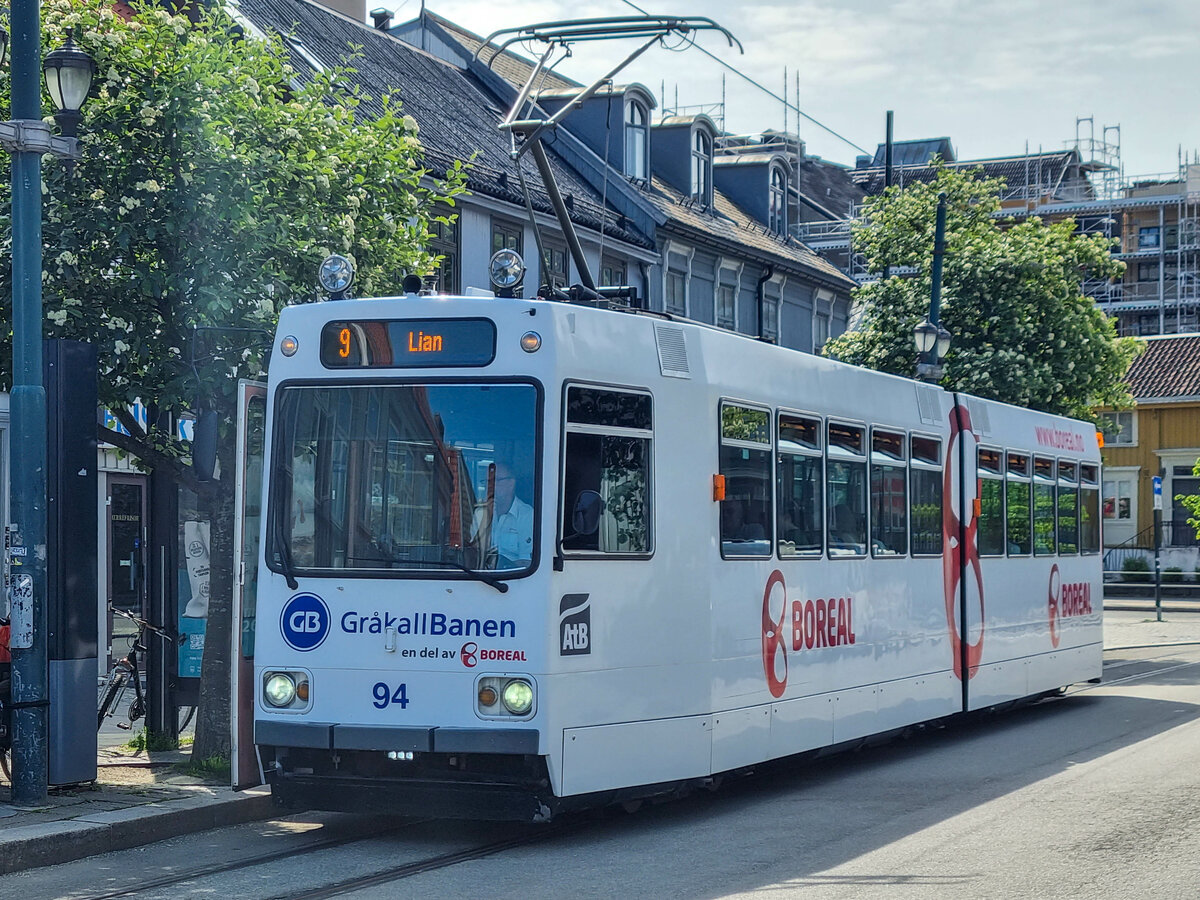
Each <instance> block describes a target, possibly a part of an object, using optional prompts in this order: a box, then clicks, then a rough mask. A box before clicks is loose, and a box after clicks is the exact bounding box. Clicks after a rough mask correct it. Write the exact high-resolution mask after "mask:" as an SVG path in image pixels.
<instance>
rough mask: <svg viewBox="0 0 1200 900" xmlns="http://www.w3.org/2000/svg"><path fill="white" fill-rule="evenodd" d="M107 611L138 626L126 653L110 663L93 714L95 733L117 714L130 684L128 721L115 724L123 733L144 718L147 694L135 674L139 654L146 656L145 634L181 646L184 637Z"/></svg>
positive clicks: (115, 610) (110, 607) (144, 621)
mask: <svg viewBox="0 0 1200 900" xmlns="http://www.w3.org/2000/svg"><path fill="white" fill-rule="evenodd" d="M108 608H109V609H110V610H111V611H112V612H114V613H116V614H117V615H119V616H124V617H125V618H126V619H129V620H130V621H131V622H133V623H134V624H135V625H137V629H138V630H137V634H135V635H134V637H133V640H132V641H130V643H129V652H128V653H126V654H125V656H124V657H123V658H121V659H118V660H117V661H116V662H115V663H113V667H112V671H111V672H109V673H108V680H107V681H106V682H105V683H104V686H103V687H101V688H100V694H99V697H98V700H97V710H96V730H97V731H99V730H100V728H101V727H102V726H103V725H104V720H105V718H107V717H108V716H110V715H112V714H113V713H114V712H116V710H117V708H118V707H119V706H120V702H121V698H122V696H124V694H125V690H126V688H128V687H129V685H130V683H131V682H132V684H133V694H134V697H133V700H132V701H130V703H129V721H128V722H118V723H117V727H118V728H122V729H129V728H132V727H133V723H134V722H136V721H137V720H138V719H140V718H142V717H144V716H145V715H146V694H145V692H144V691H143V690H142V679H141V674H140V673H139V672H138V654H139V653H146V652H147V648H146V632H152V633H154V634H156V635H158V636H159V637H160V638H162V639H163V640H166V641H170V642H172V643H182V642H183V641H184V639H185V636H183V635H175V634H172V633H171V632H169V631H167V630H165V629H163V628H159V627H158V626H157V625H152V624H150V623H149V622H147V621H146V620H145V619H142V618H139V617H138V616H135V615H134V614H133V613H130V612H126V611H125V610H123V609H117V608H116V607H115V606H113V605H112V604H111V603H110V604H109V605H108Z"/></svg>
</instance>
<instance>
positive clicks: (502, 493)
mask: <svg viewBox="0 0 1200 900" xmlns="http://www.w3.org/2000/svg"><path fill="white" fill-rule="evenodd" d="M494 483H495V493H494V496H493V498H492V500H493V502H492V504H491V508H490V509H489V505H488V503H487V501H486V500H485V501H484V502H483V503H481V504H479V505H478V506H477V507H476V509H475V528H474V535H475V540H477V541H480V540H486V541H487V545H486V550H485V551H484V559H485V561H486V563H485V565H484V566H483V568H488V569H521V568H524V567H525V566H527V565H529V563H530V560H531V559H532V558H533V507H532V506H530V505H529V504H528V503H526V502H525V501H524V500H522V499H521V498H520V497H518V496H517V477H516V475H515V474H514V472H513V468H512V465H511V464H510V463H508V462H505V461H503V460H497V461H496V463H495V481H494Z"/></svg>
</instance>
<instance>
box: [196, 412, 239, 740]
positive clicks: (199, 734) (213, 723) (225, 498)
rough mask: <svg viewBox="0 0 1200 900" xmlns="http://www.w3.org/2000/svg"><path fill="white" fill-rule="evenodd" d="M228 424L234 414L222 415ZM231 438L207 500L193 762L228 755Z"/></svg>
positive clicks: (219, 452) (220, 447)
mask: <svg viewBox="0 0 1200 900" xmlns="http://www.w3.org/2000/svg"><path fill="white" fill-rule="evenodd" d="M223 418H224V419H225V421H226V422H227V423H230V424H232V417H226V416H223ZM234 456H235V449H234V441H232V440H222V441H220V442H219V444H218V448H217V460H218V463H219V472H220V480H219V481H218V483H217V485H216V487H217V490H216V491H214V492H213V493H212V495H211V496H210V499H209V503H208V504H207V506H208V516H209V517H208V521H209V547H208V565H209V576H208V577H209V582H208V583H209V598H208V622H207V624H206V626H205V632H204V658H203V662H202V664H201V669H200V705H199V709H197V711H196V712H197V715H196V741H195V743H194V744H193V746H192V760H193V762H204V761H207V760H213V759H220V760H224V761H227V760H228V759H229V757H230V737H229V724H230V718H231V716H230V694H231V691H230V683H231V682H230V678H231V670H230V664H231V660H230V651H231V645H230V636H231V635H232V630H231V629H232V627H233V622H232V609H233V602H232V601H233V589H234V584H233V522H234V504H235V500H236V498H235V497H234V466H235V465H236V460H235V458H234Z"/></svg>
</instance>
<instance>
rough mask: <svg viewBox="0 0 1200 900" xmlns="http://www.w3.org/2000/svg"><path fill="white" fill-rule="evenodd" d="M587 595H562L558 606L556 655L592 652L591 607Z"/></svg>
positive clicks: (578, 654) (575, 654) (576, 654)
mask: <svg viewBox="0 0 1200 900" xmlns="http://www.w3.org/2000/svg"><path fill="white" fill-rule="evenodd" d="M589 596H590V595H588V594H563V598H562V600H560V601H559V604H558V654H559V656H582V655H584V654H587V653H591V652H592V606H591V604H590V603H589V602H588V597H589Z"/></svg>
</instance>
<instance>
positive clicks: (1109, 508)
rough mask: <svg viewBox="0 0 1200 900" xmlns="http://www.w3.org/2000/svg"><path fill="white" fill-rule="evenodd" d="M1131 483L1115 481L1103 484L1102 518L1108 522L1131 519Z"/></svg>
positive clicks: (1126, 480) (1121, 480)
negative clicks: (1108, 519)
mask: <svg viewBox="0 0 1200 900" xmlns="http://www.w3.org/2000/svg"><path fill="white" fill-rule="evenodd" d="M1132 498H1133V482H1132V481H1129V480H1128V479H1117V480H1112V481H1108V480H1106V481H1105V482H1104V517H1105V518H1110V520H1122V518H1124V520H1130V518H1133V499H1132Z"/></svg>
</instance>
